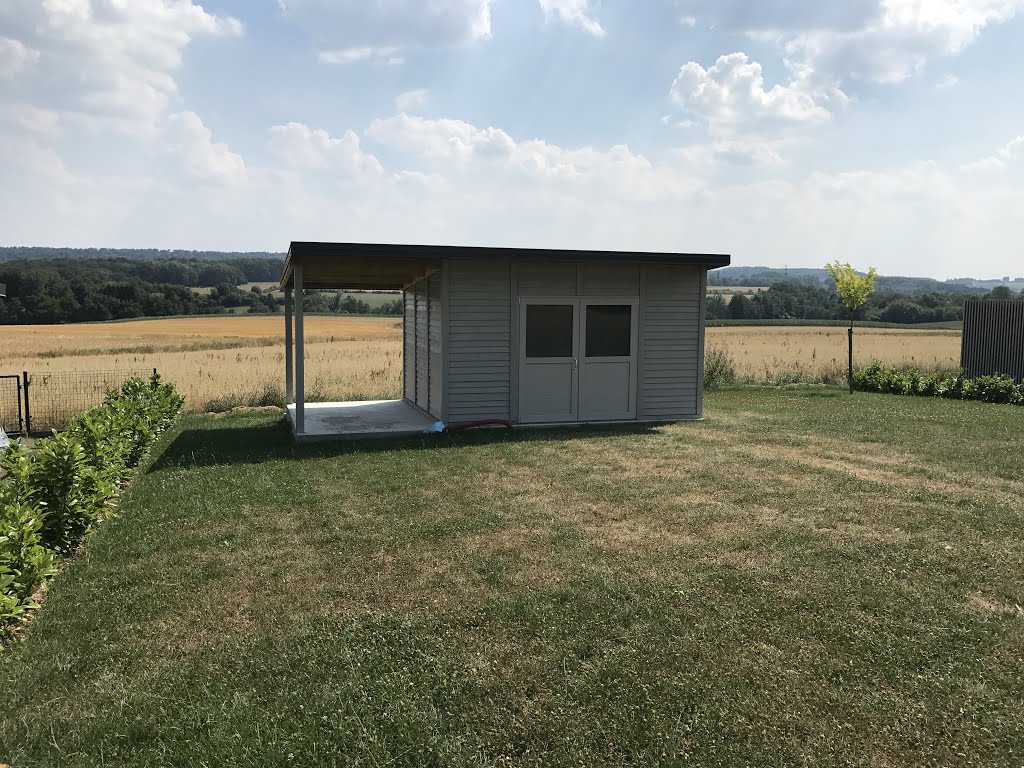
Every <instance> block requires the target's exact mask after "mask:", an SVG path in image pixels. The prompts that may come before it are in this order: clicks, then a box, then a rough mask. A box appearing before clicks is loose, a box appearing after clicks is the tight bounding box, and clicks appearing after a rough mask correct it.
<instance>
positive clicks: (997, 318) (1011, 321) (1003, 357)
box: [960, 301, 1024, 383]
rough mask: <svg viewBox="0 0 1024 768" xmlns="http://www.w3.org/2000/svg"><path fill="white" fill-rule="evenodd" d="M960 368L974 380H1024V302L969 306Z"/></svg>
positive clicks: (973, 302) (983, 302)
mask: <svg viewBox="0 0 1024 768" xmlns="http://www.w3.org/2000/svg"><path fill="white" fill-rule="evenodd" d="M960 367H961V368H963V369H964V372H965V373H966V374H967V376H971V377H973V376H989V375H992V374H994V373H1001V374H1004V375H1006V376H1013V378H1014V379H1015V380H1016V381H1017V382H1018V383H1020V382H1021V381H1022V380H1024V301H969V302H967V304H966V306H965V307H964V334H963V341H962V342H961V346H960Z"/></svg>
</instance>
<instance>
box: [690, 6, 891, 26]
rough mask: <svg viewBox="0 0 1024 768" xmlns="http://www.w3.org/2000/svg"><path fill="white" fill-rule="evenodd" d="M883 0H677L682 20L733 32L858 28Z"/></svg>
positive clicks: (869, 17)
mask: <svg viewBox="0 0 1024 768" xmlns="http://www.w3.org/2000/svg"><path fill="white" fill-rule="evenodd" d="M878 3H879V0H843V2H841V3H823V2H821V1H820V0H758V2H756V3H752V2H750V0H676V6H677V8H678V10H679V13H680V16H681V21H682V22H683V23H684V24H687V25H688V26H689V25H691V20H693V21H699V22H701V23H704V24H706V25H707V26H711V27H716V28H724V29H728V30H732V31H750V30H790V31H794V30H801V29H822V28H828V29H854V28H857V27H861V26H863V25H864V24H866V23H867V22H868V21H869V20H870V19H871V18H872V17H873V16H874V15H875V14H876V13H877V9H878Z"/></svg>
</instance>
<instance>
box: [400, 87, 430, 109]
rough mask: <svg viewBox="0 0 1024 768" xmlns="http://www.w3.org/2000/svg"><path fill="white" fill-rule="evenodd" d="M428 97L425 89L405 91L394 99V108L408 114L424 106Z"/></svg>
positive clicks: (428, 93)
mask: <svg viewBox="0 0 1024 768" xmlns="http://www.w3.org/2000/svg"><path fill="white" fill-rule="evenodd" d="M429 95H430V92H429V91H428V90H427V89H426V88H417V89H416V90H414V91H406V92H405V93H400V94H398V96H397V98H395V106H396V107H397V108H398V111H399V112H409V111H410V110H413V109H416V108H417V107H422V106H423V105H424V104H426V103H427V96H429Z"/></svg>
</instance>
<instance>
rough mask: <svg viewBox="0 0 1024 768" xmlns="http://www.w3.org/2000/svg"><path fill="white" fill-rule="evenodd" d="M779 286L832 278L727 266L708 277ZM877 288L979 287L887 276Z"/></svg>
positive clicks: (714, 281)
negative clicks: (779, 284) (780, 284)
mask: <svg viewBox="0 0 1024 768" xmlns="http://www.w3.org/2000/svg"><path fill="white" fill-rule="evenodd" d="M778 283H789V284H796V285H811V286H817V287H821V288H828V287H830V286H831V285H832V279H831V278H830V277H829V276H828V273H827V272H826V271H825V270H824V269H806V268H800V269H770V268H768V267H754V268H750V267H725V268H724V269H716V270H714V271H712V272H710V273H709V274H708V284H709V285H728V286H773V285H776V284H778ZM876 288H877V290H879V291H882V292H884V293H902V294H919V293H960V294H966V293H972V292H977V291H978V289H977V288H971V287H970V286H969V285H964V284H961V282H959V281H955V280H947V281H945V282H942V281H939V280H935V279H933V278H930V277H899V276H885V275H882V276H880V277H879V278H878V282H877V284H876Z"/></svg>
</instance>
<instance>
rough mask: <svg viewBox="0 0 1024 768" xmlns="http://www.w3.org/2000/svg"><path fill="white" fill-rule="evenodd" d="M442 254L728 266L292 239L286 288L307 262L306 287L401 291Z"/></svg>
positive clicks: (702, 259)
mask: <svg viewBox="0 0 1024 768" xmlns="http://www.w3.org/2000/svg"><path fill="white" fill-rule="evenodd" d="M443 259H469V260H476V261H592V262H617V263H633V264H641V263H642V264H689V265H693V266H701V267H706V268H708V269H715V268H717V267H726V266H728V265H729V261H730V257H729V256H728V255H725V254H719V253H656V252H652V251H577V250H562V249H549V248H484V247H477V246H458V245H399V244H384V243H314V242H302V241H295V242H292V244H291V246H290V247H289V248H288V260H287V261H286V262H285V265H284V273H283V274H282V275H281V287H282V288H285V287H289V286H291V285H292V284H293V277H292V271H293V267H294V266H295V265H296V264H301V265H302V284H303V287H304V288H362V289H365V290H398V289H402V288H404V287H406V286H408V285H411V284H412V283H414V282H416V281H417V280H419V279H420V278H422V277H425V276H426V275H428V274H430V273H431V272H433V271H435V270H437V269H440V267H441V261H442V260H443Z"/></svg>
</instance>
